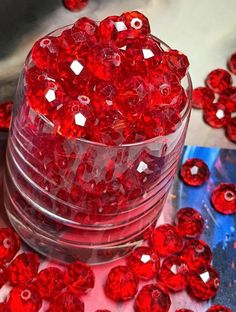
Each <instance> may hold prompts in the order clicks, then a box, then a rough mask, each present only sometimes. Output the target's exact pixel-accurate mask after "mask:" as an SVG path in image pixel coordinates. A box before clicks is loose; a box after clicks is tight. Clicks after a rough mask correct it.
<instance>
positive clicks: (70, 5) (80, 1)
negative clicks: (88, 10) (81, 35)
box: [63, 0, 88, 12]
mask: <svg viewBox="0 0 236 312" xmlns="http://www.w3.org/2000/svg"><path fill="white" fill-rule="evenodd" d="M63 2H64V6H65V7H66V8H67V9H68V10H70V11H72V12H77V11H80V10H82V9H84V8H85V7H86V6H87V4H88V0H63Z"/></svg>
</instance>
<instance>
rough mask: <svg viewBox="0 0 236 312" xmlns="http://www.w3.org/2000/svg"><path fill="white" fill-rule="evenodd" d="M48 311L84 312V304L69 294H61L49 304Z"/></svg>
mask: <svg viewBox="0 0 236 312" xmlns="http://www.w3.org/2000/svg"><path fill="white" fill-rule="evenodd" d="M49 311H50V312H84V303H83V301H82V300H81V299H80V298H79V297H78V296H76V295H74V294H72V293H70V292H63V293H61V294H59V295H58V296H56V297H55V298H54V299H53V300H52V301H51V302H50V305H49Z"/></svg>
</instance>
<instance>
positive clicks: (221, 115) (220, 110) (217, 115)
mask: <svg viewBox="0 0 236 312" xmlns="http://www.w3.org/2000/svg"><path fill="white" fill-rule="evenodd" d="M230 115H231V114H230V112H229V110H228V109H227V108H226V107H225V106H224V105H223V104H220V103H217V104H213V105H212V106H208V107H207V108H205V109H204V114H203V117H204V120H205V122H206V123H207V124H208V125H210V126H211V127H213V128H222V127H225V126H226V125H227V123H228V122H229V120H230Z"/></svg>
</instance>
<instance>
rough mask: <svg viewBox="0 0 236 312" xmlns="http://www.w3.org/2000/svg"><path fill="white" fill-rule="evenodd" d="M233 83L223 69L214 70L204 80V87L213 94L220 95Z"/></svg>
mask: <svg viewBox="0 0 236 312" xmlns="http://www.w3.org/2000/svg"><path fill="white" fill-rule="evenodd" d="M232 83H233V80H232V77H231V75H230V73H229V72H227V70H225V69H220V68H218V69H215V70H213V71H211V72H210V73H209V74H208V76H207V78H206V85H207V86H208V87H209V88H210V89H211V90H212V91H214V92H215V93H221V92H222V91H224V90H225V89H227V88H229V87H230V86H231V85H232Z"/></svg>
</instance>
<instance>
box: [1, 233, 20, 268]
mask: <svg viewBox="0 0 236 312" xmlns="http://www.w3.org/2000/svg"><path fill="white" fill-rule="evenodd" d="M19 249H20V239H19V236H18V235H17V234H16V232H14V231H13V230H12V229H11V228H0V263H8V262H10V261H11V260H12V259H13V258H14V257H15V255H16V253H17V252H18V251H19Z"/></svg>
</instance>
